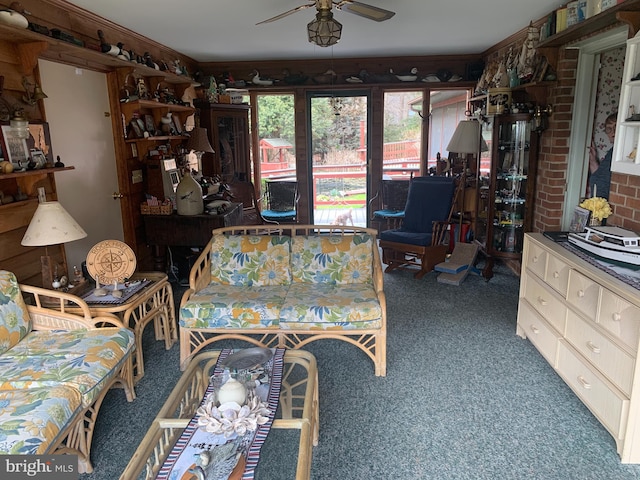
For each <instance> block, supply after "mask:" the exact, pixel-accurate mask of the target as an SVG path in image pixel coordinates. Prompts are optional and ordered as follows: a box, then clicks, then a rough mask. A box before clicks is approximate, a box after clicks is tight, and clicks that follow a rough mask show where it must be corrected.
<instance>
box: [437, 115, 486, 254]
mask: <svg viewBox="0 0 640 480" xmlns="http://www.w3.org/2000/svg"><path fill="white" fill-rule="evenodd" d="M447 150H448V151H449V152H450V153H457V154H458V155H463V161H464V163H463V166H462V178H461V179H460V181H461V182H465V184H464V185H463V186H462V204H461V205H462V206H461V209H460V210H461V211H460V239H459V241H462V221H463V217H464V194H465V189H466V181H467V155H478V157H479V156H480V152H486V151H488V150H489V147H488V146H487V143H486V142H485V141H484V138H482V126H481V125H480V122H478V121H477V120H462V121H461V122H460V123H458V126H457V127H456V130H455V132H453V136H452V137H451V140H450V141H449V145H447Z"/></svg>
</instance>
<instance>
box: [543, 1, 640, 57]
mask: <svg viewBox="0 0 640 480" xmlns="http://www.w3.org/2000/svg"><path fill="white" fill-rule="evenodd" d="M616 22H623V23H627V24H629V26H630V28H631V31H630V34H629V37H633V36H634V35H635V34H636V32H637V30H638V26H639V25H640V0H627V1H626V2H624V3H621V4H619V5H616V6H614V7H611V8H607V9H606V10H604V11H602V12H600V13H599V14H597V15H594V16H593V17H591V18H587V19H586V20H584V21H582V22H580V23H576V24H575V25H571V26H570V27H568V28H566V29H565V30H563V31H561V32H559V33H556V34H555V35H551V36H550V37H549V38H546V39H545V40H543V41H542V42H540V43H539V44H538V48H547V47H556V48H557V47H562V46H564V45H566V44H568V43H571V42H574V41H576V40H579V39H580V38H582V37H584V36H586V35H589V34H590V33H592V32H595V31H597V30H601V29H603V28H606V27H608V26H610V25H612V24H614V23H616Z"/></svg>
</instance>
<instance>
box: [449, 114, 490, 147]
mask: <svg viewBox="0 0 640 480" xmlns="http://www.w3.org/2000/svg"><path fill="white" fill-rule="evenodd" d="M480 128H481V125H480V122H478V121H476V120H463V121H461V122H460V123H458V126H457V127H456V131H455V132H453V136H452V137H451V140H450V141H449V145H447V151H449V152H453V153H462V154H477V153H478V149H480V151H482V152H486V151H487V150H489V147H488V145H487V142H485V141H484V139H483V138H482V135H481V131H480Z"/></svg>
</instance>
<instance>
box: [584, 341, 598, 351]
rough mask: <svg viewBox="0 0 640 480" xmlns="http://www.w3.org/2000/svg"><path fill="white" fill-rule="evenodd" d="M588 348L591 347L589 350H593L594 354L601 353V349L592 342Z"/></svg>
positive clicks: (589, 342)
mask: <svg viewBox="0 0 640 480" xmlns="http://www.w3.org/2000/svg"><path fill="white" fill-rule="evenodd" d="M587 347H589V350H591V351H592V352H593V353H600V347H598V346H597V345H594V344H593V342H592V341H591V340H589V341H588V342H587Z"/></svg>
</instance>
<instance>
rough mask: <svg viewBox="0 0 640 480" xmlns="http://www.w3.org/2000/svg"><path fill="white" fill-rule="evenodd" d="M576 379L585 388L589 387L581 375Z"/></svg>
mask: <svg viewBox="0 0 640 480" xmlns="http://www.w3.org/2000/svg"><path fill="white" fill-rule="evenodd" d="M578 381H579V382H580V384H581V385H582V387H583V388H584V389H585V390H589V389H591V384H590V383H589V382H587V380H586V379H585V378H584V377H583V376H582V375H580V376H578Z"/></svg>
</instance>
